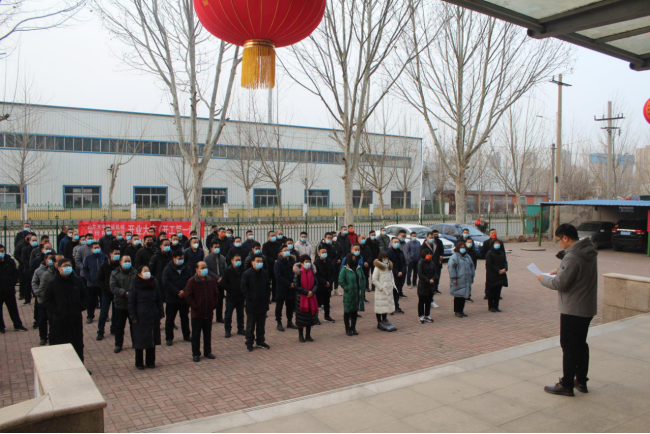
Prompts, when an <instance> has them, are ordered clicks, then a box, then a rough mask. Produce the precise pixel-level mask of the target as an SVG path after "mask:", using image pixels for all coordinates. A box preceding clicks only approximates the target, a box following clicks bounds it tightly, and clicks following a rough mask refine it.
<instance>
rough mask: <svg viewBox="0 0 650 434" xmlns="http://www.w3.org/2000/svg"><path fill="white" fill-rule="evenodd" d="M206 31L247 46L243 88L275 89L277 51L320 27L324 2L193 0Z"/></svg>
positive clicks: (303, 0) (242, 81)
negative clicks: (276, 49)
mask: <svg viewBox="0 0 650 434" xmlns="http://www.w3.org/2000/svg"><path fill="white" fill-rule="evenodd" d="M194 9H195V10H196V14H197V15H198V17H199V20H200V21H201V24H203V27H205V28H206V30H207V31H209V32H210V33H212V34H213V35H214V36H216V37H217V38H219V39H222V40H224V41H226V42H229V43H231V44H235V45H239V46H243V47H244V58H243V60H242V79H241V84H242V87H245V88H247V89H258V88H265V89H268V88H273V87H275V48H280V47H285V46H287V45H291V44H295V43H297V42H300V41H301V40H303V39H305V38H306V37H307V36H309V35H310V34H311V33H312V32H313V31H314V30H315V29H316V27H318V25H319V24H320V22H321V20H322V19H323V14H324V13H325V0H194Z"/></svg>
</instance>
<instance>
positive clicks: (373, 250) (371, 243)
mask: <svg viewBox="0 0 650 434" xmlns="http://www.w3.org/2000/svg"><path fill="white" fill-rule="evenodd" d="M366 244H367V245H368V247H370V259H369V260H368V264H370V275H371V276H372V274H373V273H374V272H375V259H377V258H378V257H379V253H380V252H381V250H380V249H379V241H377V233H376V232H375V231H370V232H369V233H368V238H367V239H366ZM364 258H365V256H364ZM370 290H371V291H374V290H375V285H374V284H372V285H371V286H370Z"/></svg>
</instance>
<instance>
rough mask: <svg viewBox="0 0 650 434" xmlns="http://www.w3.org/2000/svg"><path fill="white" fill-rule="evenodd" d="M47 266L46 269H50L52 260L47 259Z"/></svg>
mask: <svg viewBox="0 0 650 434" xmlns="http://www.w3.org/2000/svg"><path fill="white" fill-rule="evenodd" d="M47 266H48V267H51V266H52V260H51V259H48V260H47Z"/></svg>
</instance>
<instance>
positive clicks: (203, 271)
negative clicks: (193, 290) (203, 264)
mask: <svg viewBox="0 0 650 434" xmlns="http://www.w3.org/2000/svg"><path fill="white" fill-rule="evenodd" d="M199 274H200V275H201V277H205V276H207V275H208V269H207V268H204V269H202V270H201V271H199Z"/></svg>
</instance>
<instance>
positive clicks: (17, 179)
mask: <svg viewBox="0 0 650 434" xmlns="http://www.w3.org/2000/svg"><path fill="white" fill-rule="evenodd" d="M17 92H18V95H19V102H20V103H21V104H20V105H15V106H14V107H13V110H12V115H11V117H10V119H9V121H8V123H7V124H8V125H7V127H6V131H7V135H6V141H5V148H6V149H5V150H3V152H2V155H3V159H4V160H5V163H6V164H5V170H4V172H3V175H4V177H5V178H6V179H7V181H9V182H8V183H10V184H13V185H16V186H18V191H19V194H20V207H21V208H20V210H21V211H20V216H21V219H22V220H23V221H25V220H27V203H26V198H27V187H28V186H29V187H32V186H35V185H39V184H41V183H43V182H46V181H47V174H48V170H47V166H48V163H49V164H53V161H52V159H50V160H49V161H48V160H47V156H48V155H50V154H51V153H47V152H42V151H43V150H44V149H46V144H45V142H44V140H46V139H45V138H44V137H40V136H35V135H34V133H35V132H36V130H37V125H38V122H39V120H40V114H39V107H38V106H36V105H34V104H35V96H34V93H35V91H34V89H33V83H32V82H30V81H28V80H24V81H23V83H22V84H21V85H20V87H19V89H18V91H17ZM52 155H53V154H52Z"/></svg>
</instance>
